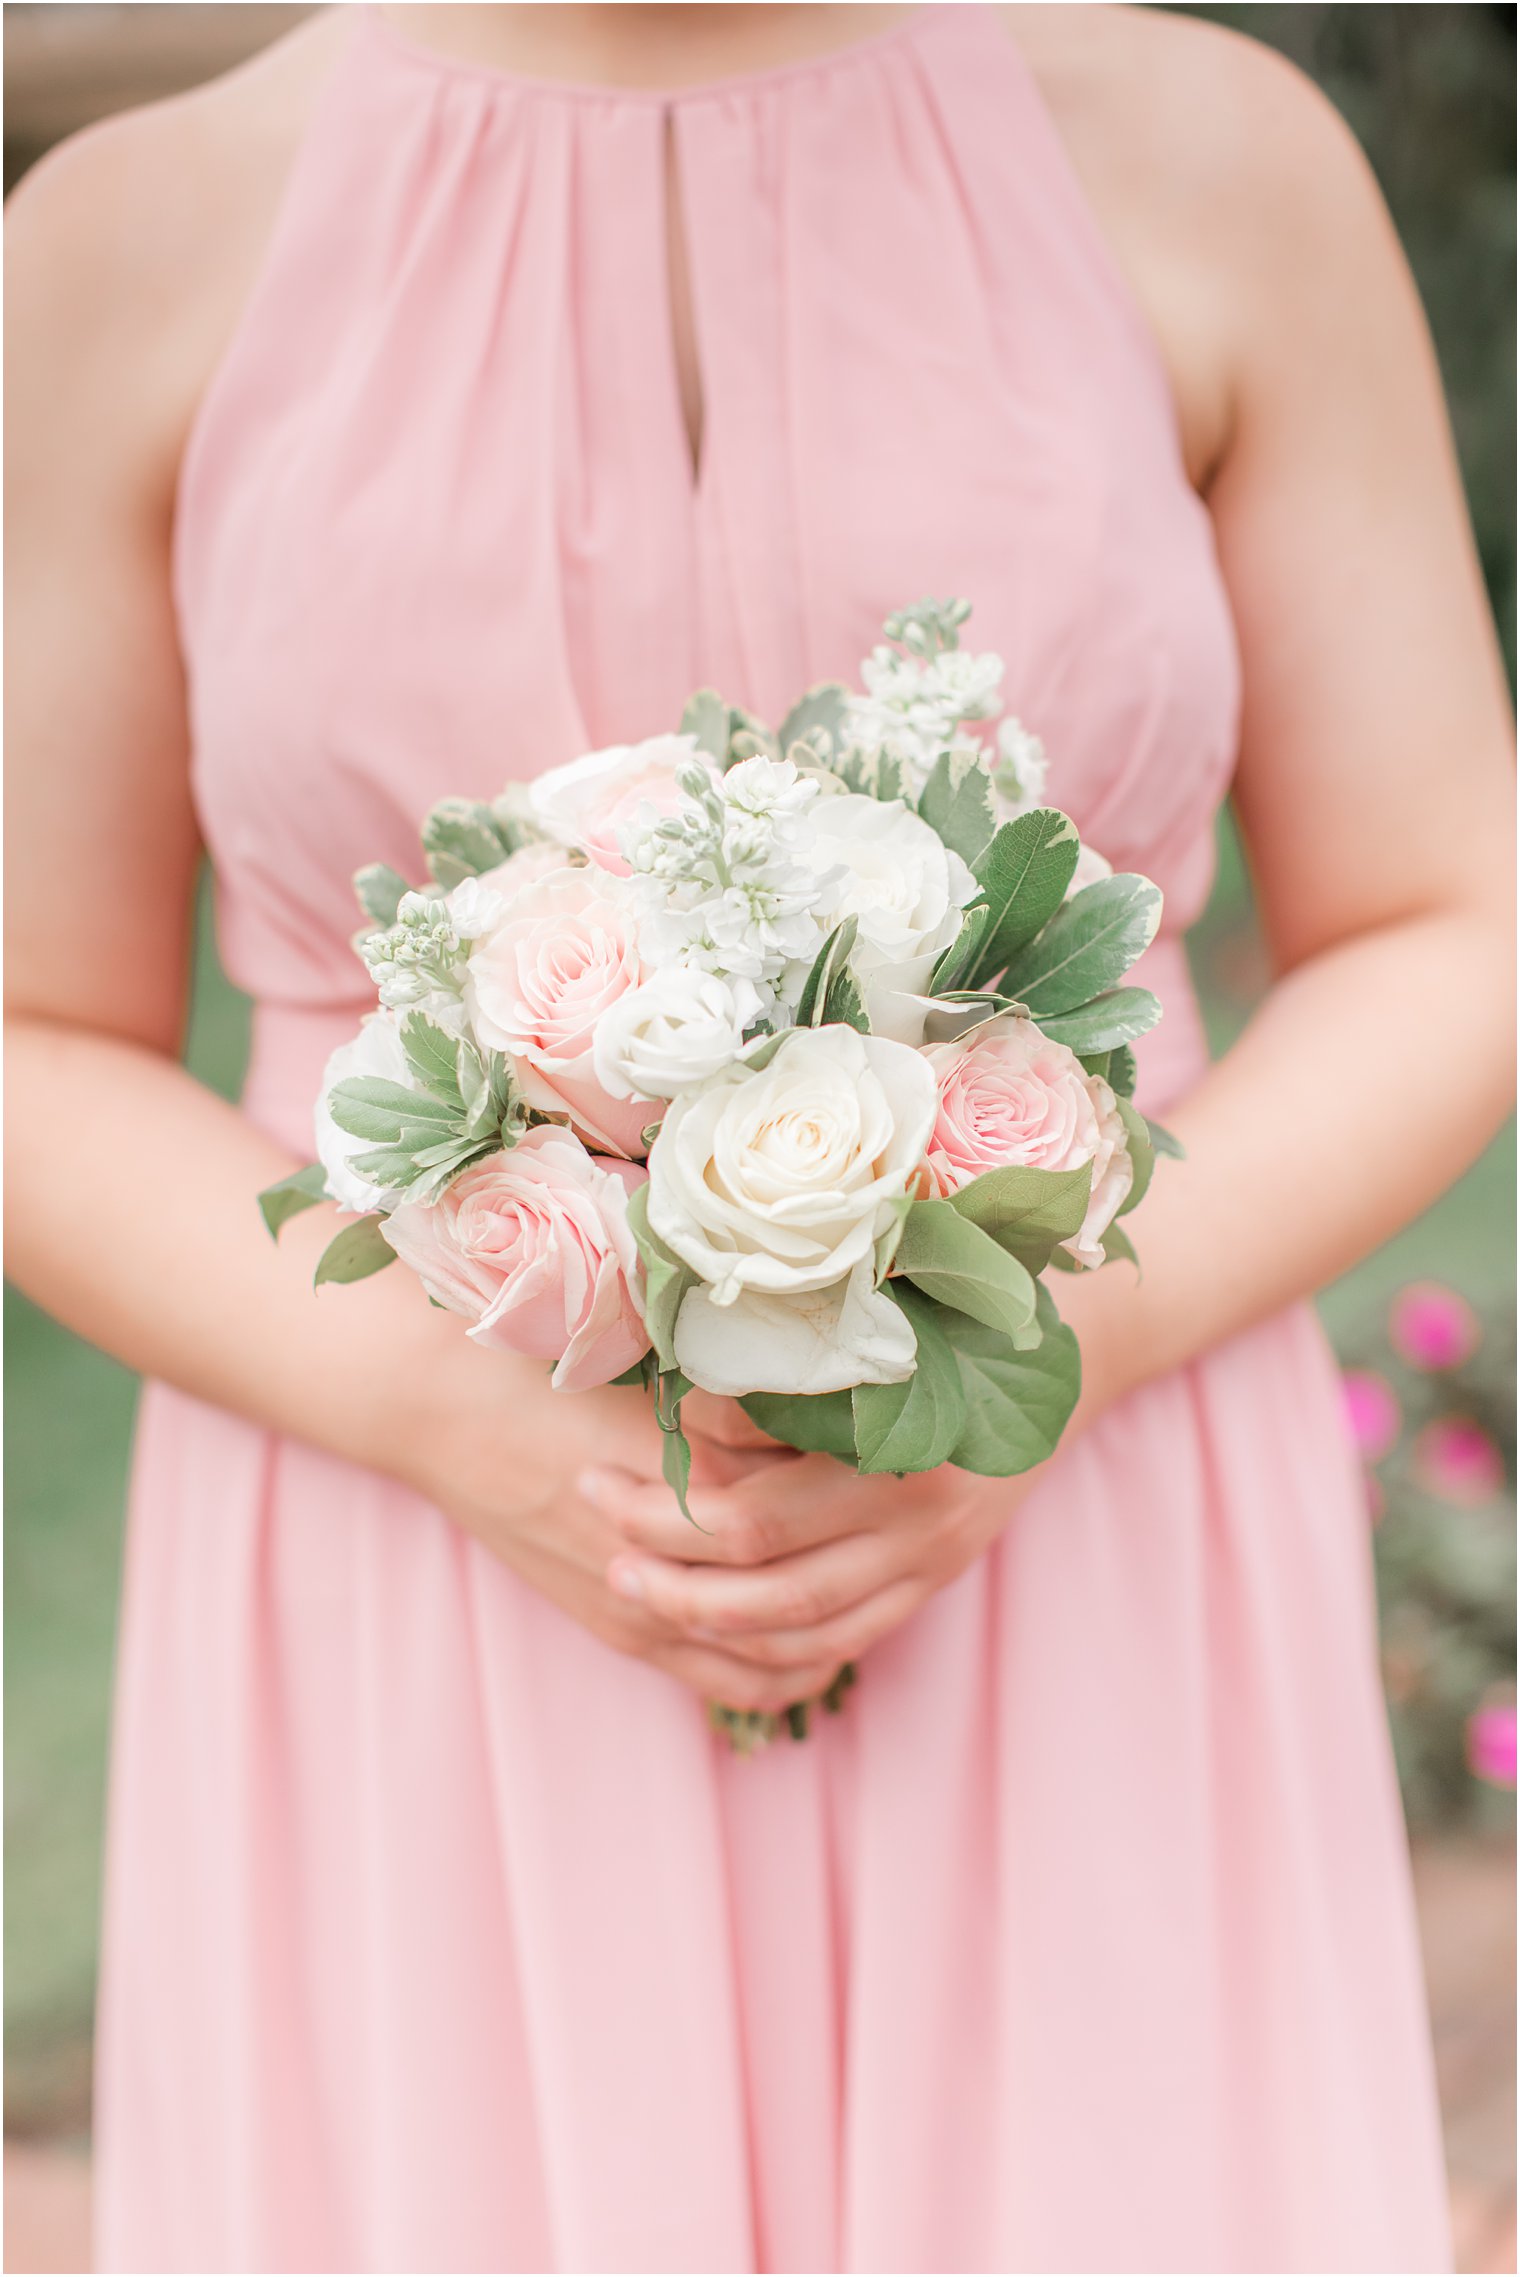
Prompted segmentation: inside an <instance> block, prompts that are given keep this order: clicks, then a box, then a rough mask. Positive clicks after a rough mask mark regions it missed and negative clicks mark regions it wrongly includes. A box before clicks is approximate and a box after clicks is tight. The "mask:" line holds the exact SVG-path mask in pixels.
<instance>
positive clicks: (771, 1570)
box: [607, 1533, 900, 1650]
mask: <svg viewBox="0 0 1520 2277" xmlns="http://www.w3.org/2000/svg"><path fill="white" fill-rule="evenodd" d="M899 1564H900V1561H899V1560H898V1558H897V1556H896V1554H895V1553H894V1549H893V1545H892V1543H891V1541H890V1540H889V1539H888V1538H887V1537H885V1536H883V1535H881V1534H871V1533H864V1534H846V1535H844V1536H843V1537H841V1539H839V1540H838V1541H833V1542H826V1543H824V1544H823V1545H822V1546H821V1547H820V1548H817V1549H811V1550H802V1551H800V1552H799V1553H798V1554H797V1555H796V1556H794V1557H786V1558H778V1559H776V1560H774V1561H773V1562H772V1563H771V1564H769V1565H760V1566H723V1565H697V1564H686V1563H683V1562H681V1561H680V1560H677V1559H673V1558H658V1557H647V1556H644V1555H642V1554H635V1553H634V1552H632V1551H628V1552H625V1553H624V1554H622V1555H620V1556H617V1557H614V1558H613V1560H612V1562H611V1564H610V1565H609V1566H608V1569H607V1579H608V1582H609V1583H610V1584H611V1586H612V1588H613V1589H614V1590H615V1591H616V1592H617V1594H618V1595H619V1596H620V1597H622V1598H625V1599H626V1600H627V1601H628V1602H629V1603H631V1604H634V1605H637V1606H639V1607H640V1608H641V1609H643V1610H645V1611H648V1612H652V1613H653V1614H655V1616H656V1617H657V1618H658V1619H660V1620H664V1621H669V1622H670V1623H671V1624H672V1626H673V1627H675V1628H677V1629H680V1630H683V1631H684V1632H685V1633H686V1634H688V1635H691V1634H705V1635H707V1636H708V1637H710V1638H711V1639H712V1641H714V1642H716V1643H722V1644H724V1645H725V1646H726V1645H728V1643H729V1641H730V1639H733V1640H735V1647H734V1648H735V1649H736V1650H738V1649H742V1648H741V1647H740V1646H739V1644H738V1640H739V1639H740V1638H749V1637H753V1636H754V1635H756V1634H757V1633H759V1632H761V1631H764V1630H773V1629H786V1630H798V1629H813V1628H816V1627H817V1626H818V1625H819V1623H820V1622H823V1621H828V1620H830V1619H832V1618H833V1616H834V1615H835V1614H837V1613H842V1612H844V1611H845V1610H846V1609H847V1608H848V1607H849V1606H851V1605H854V1604H857V1603H858V1602H859V1601H860V1599H861V1598H862V1597H868V1596H870V1595H871V1594H872V1593H873V1592H874V1591H876V1590H878V1589H880V1588H882V1587H884V1586H885V1584H886V1583H887V1582H889V1581H892V1580H894V1579H895V1578H897V1574H898V1571H899Z"/></svg>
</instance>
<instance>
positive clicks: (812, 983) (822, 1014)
mask: <svg viewBox="0 0 1520 2277" xmlns="http://www.w3.org/2000/svg"><path fill="white" fill-rule="evenodd" d="M859 928H860V920H859V919H858V918H856V917H846V918H844V919H843V920H842V921H841V922H840V923H839V924H838V925H836V926H835V928H834V930H833V932H832V933H831V934H830V935H829V937H828V939H827V940H826V941H825V942H824V944H823V947H822V948H821V949H820V950H819V952H818V954H817V956H816V957H815V958H814V959H813V967H812V970H811V972H810V973H809V974H808V976H807V979H806V980H805V981H804V982H803V984H802V995H801V997H800V998H799V1000H798V1004H797V1018H796V1025H797V1026H798V1027H799V1028H821V1027H822V1026H823V1025H824V1022H825V1019H826V1017H827V1008H828V1000H829V991H830V989H831V988H832V987H833V985H834V981H835V978H836V976H837V975H838V974H839V973H841V972H843V971H844V970H845V968H846V966H847V965H848V963H849V960H850V951H851V950H852V949H853V948H854V946H855V935H856V933H857V932H858V931H859ZM852 1024H853V1023H852Z"/></svg>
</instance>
